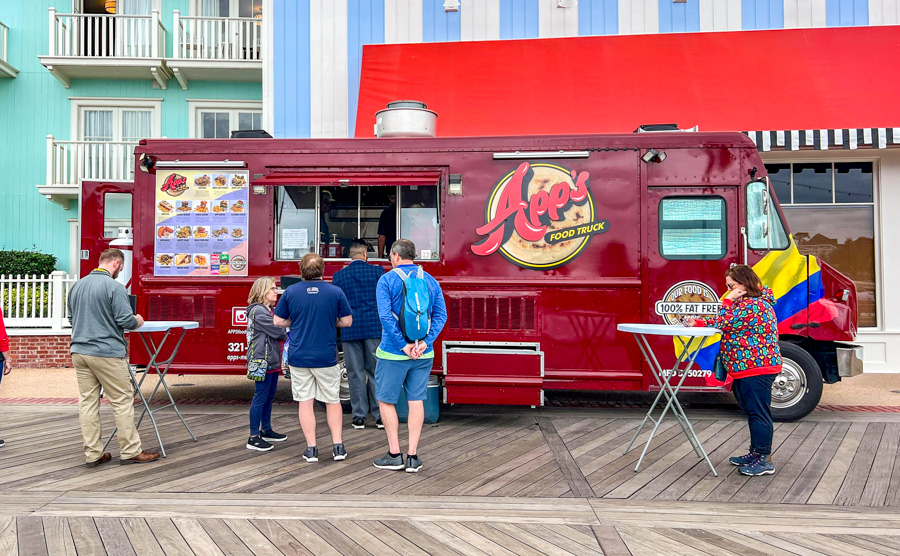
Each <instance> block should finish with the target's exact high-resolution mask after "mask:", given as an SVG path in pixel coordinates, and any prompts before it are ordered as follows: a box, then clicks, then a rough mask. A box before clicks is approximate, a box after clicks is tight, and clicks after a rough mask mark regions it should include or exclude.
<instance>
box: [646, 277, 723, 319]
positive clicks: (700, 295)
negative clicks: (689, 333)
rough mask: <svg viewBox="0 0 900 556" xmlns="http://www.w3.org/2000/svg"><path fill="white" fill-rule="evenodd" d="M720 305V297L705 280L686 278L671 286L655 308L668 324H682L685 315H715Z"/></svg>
mask: <svg viewBox="0 0 900 556" xmlns="http://www.w3.org/2000/svg"><path fill="white" fill-rule="evenodd" d="M719 307H720V304H719V298H718V297H716V292H714V291H713V289H712V288H710V287H709V286H707V285H706V284H704V283H703V282H697V281H695V280H686V281H684V282H678V283H677V284H675V285H674V286H672V287H671V288H669V291H667V292H666V295H665V296H664V297H663V299H662V300H661V301H657V302H656V307H655V309H656V314H657V315H659V316H661V317H662V318H663V320H664V321H666V323H667V324H672V325H681V319H682V318H683V317H686V316H688V315H693V316H707V317H709V316H713V315H716V314H717V313H718V312H719Z"/></svg>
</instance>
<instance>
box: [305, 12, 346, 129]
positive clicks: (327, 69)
mask: <svg viewBox="0 0 900 556" xmlns="http://www.w3.org/2000/svg"><path fill="white" fill-rule="evenodd" d="M310 21H312V22H313V25H310V27H309V41H310V45H311V47H310V54H309V67H310V78H309V88H310V109H311V118H310V134H311V136H312V137H347V136H348V132H349V129H350V126H349V123H348V121H347V118H348V114H347V106H348V98H349V91H348V81H347V0H310Z"/></svg>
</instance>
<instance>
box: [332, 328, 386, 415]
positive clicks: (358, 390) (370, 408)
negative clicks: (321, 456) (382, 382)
mask: <svg viewBox="0 0 900 556" xmlns="http://www.w3.org/2000/svg"><path fill="white" fill-rule="evenodd" d="M380 343H381V338H367V339H365V340H345V341H343V342H341V344H342V345H343V347H344V362H345V363H346V364H347V383H348V386H349V387H350V406H351V407H352V408H353V418H354V419H365V418H366V415H367V414H368V413H369V412H371V413H372V417H373V418H374V419H376V420H378V419H380V418H381V412H380V411H379V410H378V400H376V399H375V365H376V362H377V359H375V350H377V349H378V344H380Z"/></svg>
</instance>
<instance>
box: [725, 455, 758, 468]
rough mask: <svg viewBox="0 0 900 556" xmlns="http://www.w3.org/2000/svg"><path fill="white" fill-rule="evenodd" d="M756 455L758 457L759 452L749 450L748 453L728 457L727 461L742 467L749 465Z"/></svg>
mask: <svg viewBox="0 0 900 556" xmlns="http://www.w3.org/2000/svg"><path fill="white" fill-rule="evenodd" d="M758 457H759V454H757V453H756V452H750V453H749V454H747V455H744V456H735V457H733V458H728V461H729V462H730V463H731V465H737V466H738V467H743V466H744V465H750V464H751V463H753V462H754V461H755V460H756V458H758Z"/></svg>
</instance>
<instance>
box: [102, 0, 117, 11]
mask: <svg viewBox="0 0 900 556" xmlns="http://www.w3.org/2000/svg"><path fill="white" fill-rule="evenodd" d="M103 7H104V8H105V9H106V13H111V14H114V13H116V0H105V1H104V2H103Z"/></svg>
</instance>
